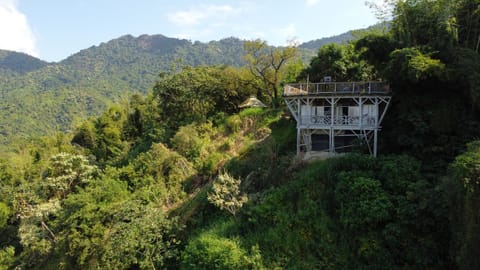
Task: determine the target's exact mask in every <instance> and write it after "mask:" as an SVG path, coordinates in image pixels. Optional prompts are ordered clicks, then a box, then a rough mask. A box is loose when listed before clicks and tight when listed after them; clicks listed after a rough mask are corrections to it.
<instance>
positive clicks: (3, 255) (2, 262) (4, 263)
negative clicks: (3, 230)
mask: <svg viewBox="0 0 480 270" xmlns="http://www.w3.org/2000/svg"><path fill="white" fill-rule="evenodd" d="M14 253H15V250H14V248H13V247H12V246H9V247H7V248H5V249H1V250H0V270H7V269H10V266H11V265H12V263H13V261H14Z"/></svg>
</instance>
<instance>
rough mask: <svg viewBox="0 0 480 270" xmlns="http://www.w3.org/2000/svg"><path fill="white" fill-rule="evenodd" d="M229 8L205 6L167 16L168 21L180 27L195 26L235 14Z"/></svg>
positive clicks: (224, 6) (232, 9) (231, 8)
mask: <svg viewBox="0 0 480 270" xmlns="http://www.w3.org/2000/svg"><path fill="white" fill-rule="evenodd" d="M237 11H238V10H236V9H234V8H233V7H231V6H228V5H223V6H207V7H201V8H196V9H193V8H192V9H190V10H188V11H177V12H175V13H171V14H168V19H169V20H170V21H171V22H173V23H175V24H177V25H180V26H188V25H197V24H199V23H201V22H202V21H204V20H207V19H211V18H213V19H221V18H224V17H225V16H226V15H229V14H232V13H235V12H237Z"/></svg>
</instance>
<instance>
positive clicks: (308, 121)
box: [300, 115, 376, 127]
mask: <svg viewBox="0 0 480 270" xmlns="http://www.w3.org/2000/svg"><path fill="white" fill-rule="evenodd" d="M375 120H376V119H375V117H372V116H369V115H364V116H363V117H362V118H361V121H362V123H360V116H347V115H343V116H334V117H333V125H334V126H360V125H361V126H364V127H369V126H371V127H374V126H375ZM331 124H332V117H331V116H329V115H325V116H319V115H302V116H301V117H300V125H309V126H330V125H331Z"/></svg>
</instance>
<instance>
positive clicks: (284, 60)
mask: <svg viewBox="0 0 480 270" xmlns="http://www.w3.org/2000/svg"><path fill="white" fill-rule="evenodd" d="M244 50H245V52H246V55H245V61H246V62H247V64H248V67H249V68H250V71H251V72H252V74H253V75H254V76H255V77H256V78H257V79H259V80H260V81H261V86H260V88H258V92H259V93H261V92H262V91H266V92H267V94H268V95H269V96H270V99H271V101H272V104H273V106H274V108H275V107H277V103H278V102H279V100H278V92H279V87H280V83H281V82H282V81H283V79H284V78H285V76H286V67H287V66H288V63H289V62H290V61H291V60H294V59H295V58H296V56H297V48H296V47H294V46H288V47H285V48H272V47H270V46H268V44H267V42H265V41H262V40H253V41H246V42H245V44H244Z"/></svg>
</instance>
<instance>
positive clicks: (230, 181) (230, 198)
mask: <svg viewBox="0 0 480 270" xmlns="http://www.w3.org/2000/svg"><path fill="white" fill-rule="evenodd" d="M240 184H241V180H240V179H235V178H233V177H232V176H231V175H229V174H228V172H224V173H222V174H219V175H218V176H217V178H215V180H214V181H213V184H212V192H210V193H208V201H209V202H210V203H212V204H214V205H215V206H217V207H218V208H220V210H224V209H225V210H227V211H228V212H230V214H232V215H233V216H235V214H236V213H237V211H238V210H240V209H241V208H242V206H243V204H245V203H246V202H247V201H248V197H247V195H245V194H242V193H241V191H240Z"/></svg>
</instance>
